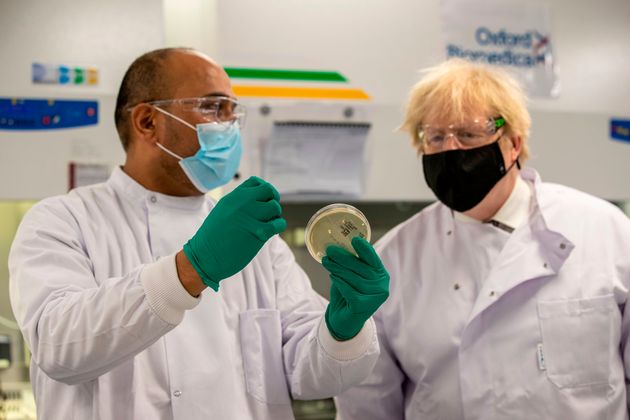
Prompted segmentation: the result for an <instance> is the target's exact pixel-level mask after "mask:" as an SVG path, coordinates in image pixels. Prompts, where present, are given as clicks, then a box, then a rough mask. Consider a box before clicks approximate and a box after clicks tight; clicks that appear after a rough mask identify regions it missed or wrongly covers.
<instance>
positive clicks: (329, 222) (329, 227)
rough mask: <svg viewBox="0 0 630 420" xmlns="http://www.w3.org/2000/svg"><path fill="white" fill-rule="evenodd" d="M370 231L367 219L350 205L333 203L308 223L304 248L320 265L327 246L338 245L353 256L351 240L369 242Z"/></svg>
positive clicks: (320, 210) (317, 213) (318, 212)
mask: <svg viewBox="0 0 630 420" xmlns="http://www.w3.org/2000/svg"><path fill="white" fill-rule="evenodd" d="M371 235H372V231H371V229H370V224H369V223H368V221H367V218H366V217H365V215H364V214H363V213H361V211H360V210H359V209H357V208H356V207H353V206H351V205H350V204H343V203H335V204H330V205H328V206H326V207H323V208H321V209H319V210H318V211H317V212H316V213H315V214H314V215H313V217H311V219H310V220H309V221H308V223H307V225H306V230H305V232H304V242H305V243H306V248H307V249H308V252H309V253H310V254H311V256H312V257H313V258H315V259H316V260H317V261H319V262H320V263H321V262H322V257H324V255H326V247H328V245H339V246H341V247H343V248H345V249H347V250H348V251H350V252H351V253H353V254H354V255H356V252H354V248H353V247H352V238H354V237H355V236H360V237H362V238H364V239H365V240H367V241H368V242H369V241H370V237H371Z"/></svg>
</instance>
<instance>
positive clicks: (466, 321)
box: [337, 60, 630, 420]
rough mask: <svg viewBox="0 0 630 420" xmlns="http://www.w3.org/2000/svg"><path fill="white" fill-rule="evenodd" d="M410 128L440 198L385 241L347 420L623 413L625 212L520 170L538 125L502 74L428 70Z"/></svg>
mask: <svg viewBox="0 0 630 420" xmlns="http://www.w3.org/2000/svg"><path fill="white" fill-rule="evenodd" d="M403 127H404V128H405V129H406V131H407V132H409V133H410V134H411V136H412V138H413V145H414V147H415V149H416V151H417V152H418V153H419V154H420V155H421V156H422V161H423V170H424V176H425V180H426V182H427V184H428V185H429V187H430V188H431V189H432V190H433V191H434V193H435V195H436V196H437V197H438V199H439V202H438V203H435V204H433V205H431V206H429V207H428V208H426V209H424V210H422V211H421V212H420V213H418V214H417V215H415V216H413V217H412V218H410V219H409V220H407V221H406V222H404V223H402V224H401V225H399V226H397V227H396V228H394V229H393V230H392V231H391V232H389V233H388V234H387V235H386V236H385V237H384V238H383V239H382V240H381V241H380V242H379V243H378V244H377V246H376V249H377V251H378V253H379V255H380V256H381V258H382V260H383V263H384V265H385V267H386V268H387V269H388V271H389V273H390V275H391V290H390V298H389V300H388V301H387V302H386V303H385V304H384V305H383V306H382V307H381V308H380V309H379V311H378V312H377V314H376V316H375V320H376V323H377V329H378V333H379V342H380V343H381V346H382V352H381V355H380V358H379V361H378V362H377V365H376V367H375V370H374V371H373V373H372V375H371V377H370V378H369V379H368V380H367V381H365V382H363V383H362V385H360V386H359V387H357V388H353V389H351V390H349V391H347V392H345V393H344V394H342V395H341V396H340V397H338V399H337V406H338V409H339V412H340V417H342V418H343V419H362V420H369V419H403V418H405V419H423V420H437V419H445V420H459V419H466V420H473V419H505V420H508V419H509V420H517V419H523V420H525V419H527V420H531V419H550V420H551V419H553V420H558V419H571V420H581V419H583V420H587V419H588V420H592V419H615V420H622V419H627V418H628V408H627V397H626V382H627V380H628V379H627V378H628V375H627V373H626V372H627V371H628V368H629V366H628V361H630V354H628V345H627V344H628V332H630V316H626V314H625V305H626V302H627V300H628V296H629V290H630V257H629V256H630V222H629V221H628V219H627V217H626V216H625V215H624V214H623V213H622V212H621V211H619V210H618V209H617V208H615V207H614V206H613V205H611V204H609V203H607V202H604V201H602V200H599V199H597V198H595V197H592V196H589V195H587V194H584V193H582V192H579V191H576V190H574V189H571V188H567V187H564V186H560V185H554V184H548V183H543V182H541V180H540V177H539V176H538V174H537V173H536V172H535V171H534V170H532V169H529V168H523V169H521V165H522V164H523V163H524V162H525V160H526V159H527V157H528V148H527V140H528V130H529V127H530V116H529V113H528V111H527V109H526V107H525V96H524V94H523V93H522V91H521V89H520V88H519V86H518V84H517V83H516V82H515V81H514V79H512V78H511V77H510V76H509V75H507V74H506V73H504V72H502V71H500V70H498V69H493V68H489V67H484V66H481V65H478V64H472V63H468V62H465V61H460V60H454V61H447V62H445V63H443V64H441V65H439V66H437V67H435V68H432V69H430V70H429V71H428V72H427V73H426V74H425V76H424V77H423V78H422V80H420V82H418V84H417V85H416V86H415V87H414V88H413V89H412V91H411V94H410V99H409V103H408V106H407V110H406V116H405V121H404V124H403ZM550 141H552V140H550Z"/></svg>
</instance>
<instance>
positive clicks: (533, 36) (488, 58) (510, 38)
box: [446, 26, 551, 67]
mask: <svg viewBox="0 0 630 420" xmlns="http://www.w3.org/2000/svg"><path fill="white" fill-rule="evenodd" d="M474 40H475V43H476V45H477V46H479V48H478V49H467V48H465V47H463V46H461V45H455V44H452V43H451V44H448V45H447V46H446V50H447V52H446V54H447V56H448V57H449V58H453V57H458V58H464V59H467V60H471V61H482V62H485V63H488V64H495V65H503V66H516V67H534V66H537V65H545V62H546V57H548V55H549V54H550V53H551V41H550V36H549V35H543V34H541V33H540V32H538V31H536V30H530V31H526V32H510V31H508V30H505V29H500V30H498V31H493V30H492V29H490V28H488V27H486V26H480V27H478V28H476V30H475V31H474Z"/></svg>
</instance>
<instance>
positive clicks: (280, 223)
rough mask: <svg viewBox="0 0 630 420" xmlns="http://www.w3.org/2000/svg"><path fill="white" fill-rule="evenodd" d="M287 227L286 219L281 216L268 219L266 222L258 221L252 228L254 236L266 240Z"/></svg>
mask: <svg viewBox="0 0 630 420" xmlns="http://www.w3.org/2000/svg"><path fill="white" fill-rule="evenodd" d="M286 228H287V221H286V220H284V219H283V218H282V217H278V218H276V219H273V220H270V221H268V222H258V224H257V226H256V228H255V229H254V230H253V232H252V233H253V234H254V236H256V238H258V239H259V240H261V241H263V242H264V241H266V240H268V239H269V238H271V237H272V236H273V235H276V234H278V233H280V232H282V231H284V230H285V229H286Z"/></svg>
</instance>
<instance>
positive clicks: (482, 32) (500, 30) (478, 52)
mask: <svg viewBox="0 0 630 420" xmlns="http://www.w3.org/2000/svg"><path fill="white" fill-rule="evenodd" d="M550 20H551V19H550V11H549V9H548V7H547V6H546V5H544V4H528V3H522V4H518V3H513V2H510V3H509V4H505V3H496V2H493V1H485V2H465V1H464V0H442V25H443V32H444V36H445V41H446V46H445V49H446V56H447V58H455V57H457V58H463V59H466V60H470V61H474V62H480V63H485V64H491V65H496V66H500V67H504V68H507V69H509V70H511V72H512V73H513V74H514V75H515V76H516V77H517V78H518V79H520V81H521V83H522V84H523V86H524V87H525V89H526V91H527V93H528V94H529V95H531V96H541V97H556V96H558V94H559V92H560V87H559V81H558V77H557V69H556V66H555V63H554V56H553V52H552V37H551V29H550Z"/></svg>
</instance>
